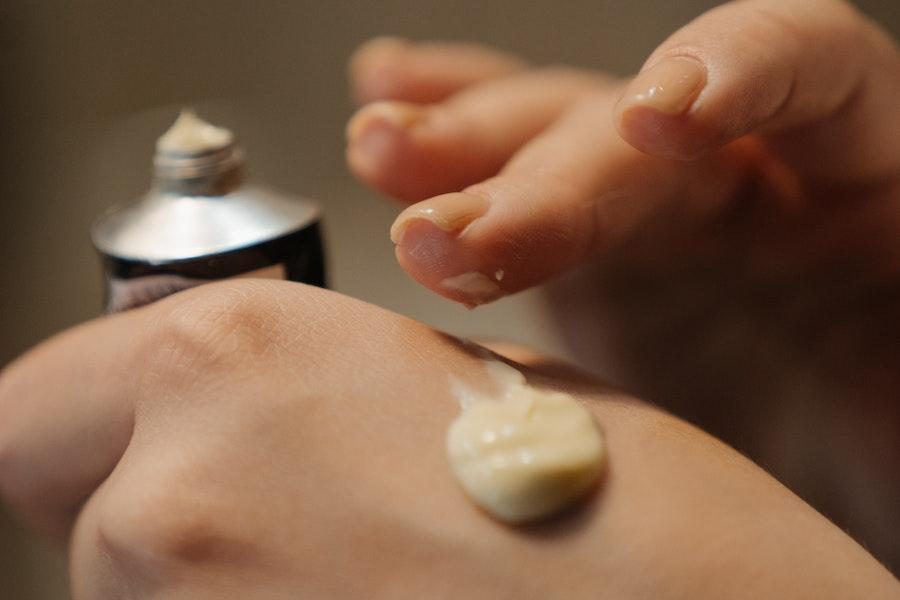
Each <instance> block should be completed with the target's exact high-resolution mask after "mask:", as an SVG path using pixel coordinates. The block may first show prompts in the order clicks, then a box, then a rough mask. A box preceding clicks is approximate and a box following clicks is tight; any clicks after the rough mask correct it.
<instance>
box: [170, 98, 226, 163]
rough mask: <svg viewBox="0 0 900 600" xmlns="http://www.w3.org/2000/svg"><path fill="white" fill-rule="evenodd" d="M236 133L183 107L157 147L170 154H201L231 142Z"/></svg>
mask: <svg viewBox="0 0 900 600" xmlns="http://www.w3.org/2000/svg"><path fill="white" fill-rule="evenodd" d="M233 141H234V135H233V134H232V133H231V131H229V130H228V129H225V128H224V127H216V126H215V125H211V124H209V123H207V122H206V121H204V120H203V119H201V118H200V117H198V116H197V113H195V112H194V111H192V110H189V109H183V110H182V111H181V114H179V115H178V118H177V119H176V120H175V122H174V123H173V124H172V126H171V127H169V130H168V131H166V132H165V133H164V134H163V135H162V136H161V137H160V138H159V139H158V140H157V141H156V149H157V151H159V152H163V153H169V154H200V153H203V152H209V151H212V150H219V149H221V148H224V147H226V146H228V145H229V144H231V143H232V142H233Z"/></svg>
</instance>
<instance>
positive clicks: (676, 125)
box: [614, 106, 714, 160]
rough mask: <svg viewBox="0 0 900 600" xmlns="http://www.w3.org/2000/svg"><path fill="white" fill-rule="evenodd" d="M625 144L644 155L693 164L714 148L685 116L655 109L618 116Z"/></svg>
mask: <svg viewBox="0 0 900 600" xmlns="http://www.w3.org/2000/svg"><path fill="white" fill-rule="evenodd" d="M614 118H615V125H616V129H617V130H618V131H619V135H621V136H622V139H624V140H625V141H626V142H628V143H629V144H630V145H631V146H633V147H634V148H636V149H638V150H640V151H641V152H643V153H645V154H649V155H651V156H656V157H659V158H665V159H668V160H693V159H696V158H698V157H700V156H702V155H704V154H706V153H708V152H709V151H711V150H712V149H714V148H711V147H710V146H711V144H710V143H709V142H708V141H707V140H708V137H707V136H704V135H702V134H700V133H698V130H699V127H698V125H697V123H694V122H691V120H690V119H689V118H688V117H687V116H686V115H667V114H664V113H661V112H659V111H657V110H654V109H652V108H646V107H643V106H628V107H624V108H622V109H621V110H619V109H617V110H616V112H615V114H614Z"/></svg>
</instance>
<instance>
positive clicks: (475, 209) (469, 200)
mask: <svg viewBox="0 0 900 600" xmlns="http://www.w3.org/2000/svg"><path fill="white" fill-rule="evenodd" d="M488 206H489V205H488V202H487V200H485V199H484V198H481V197H479V196H475V195H472V194H462V193H452V194H443V195H441V196H435V197H434V198H429V199H428V200H425V201H423V202H419V203H418V204H414V205H412V206H410V207H409V208H407V209H406V210H404V211H403V212H402V213H400V216H399V217H397V220H396V221H394V224H393V225H392V226H391V241H392V242H394V243H395V244H399V243H400V241H401V240H402V239H403V232H404V231H405V230H406V227H407V225H409V223H410V222H411V221H413V220H415V219H424V220H426V221H430V222H431V223H433V224H434V225H435V226H436V227H438V228H440V229H442V230H444V231H447V232H450V233H458V232H460V231H462V230H463V229H465V228H466V227H467V226H468V225H469V224H470V223H471V222H472V221H474V220H475V219H477V218H478V217H480V216H482V215H484V213H486V212H487V210H488Z"/></svg>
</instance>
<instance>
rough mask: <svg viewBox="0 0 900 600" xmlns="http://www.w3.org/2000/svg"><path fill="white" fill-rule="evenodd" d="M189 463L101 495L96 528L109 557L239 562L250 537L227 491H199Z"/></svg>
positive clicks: (155, 562) (156, 562)
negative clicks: (137, 483) (245, 535)
mask: <svg viewBox="0 0 900 600" xmlns="http://www.w3.org/2000/svg"><path fill="white" fill-rule="evenodd" d="M197 479H198V472H197V471H196V470H195V469H194V468H192V467H190V466H188V467H186V468H175V469H170V470H168V471H166V472H165V473H164V474H156V475H151V476H149V477H148V478H147V479H145V480H144V481H142V482H141V483H140V485H131V486H128V487H125V486H121V485H120V486H119V487H117V488H115V489H114V490H112V491H111V492H110V493H109V495H108V496H107V497H106V498H104V499H103V504H102V507H101V508H100V512H99V518H98V524H97V531H98V538H99V540H100V544H101V545H102V546H103V548H104V550H105V551H107V552H108V553H109V554H110V556H113V557H116V559H118V560H121V561H125V562H129V563H132V564H134V565H136V566H139V567H141V568H147V569H151V570H152V569H154V568H160V569H161V568H172V567H173V566H174V567H177V566H179V565H185V566H189V565H199V564H207V563H211V562H222V561H227V560H230V559H234V560H242V559H243V558H244V555H245V549H246V548H248V547H249V545H250V544H249V541H248V540H246V539H244V538H243V537H242V535H241V528H240V526H239V525H238V523H240V521H239V519H236V518H234V515H233V514H232V513H234V510H233V509H232V507H231V506H230V505H229V503H228V500H227V499H228V497H229V495H228V494H217V495H213V494H212V493H207V491H206V490H198V485H197Z"/></svg>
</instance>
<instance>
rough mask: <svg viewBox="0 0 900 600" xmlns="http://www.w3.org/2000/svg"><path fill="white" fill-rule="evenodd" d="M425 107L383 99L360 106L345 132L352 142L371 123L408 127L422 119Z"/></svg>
mask: <svg viewBox="0 0 900 600" xmlns="http://www.w3.org/2000/svg"><path fill="white" fill-rule="evenodd" d="M424 113H425V109H423V108H422V107H421V106H419V105H417V104H410V103H408V102H396V101H390V100H384V101H381V102H373V103H371V104H367V105H366V106H364V107H362V108H361V109H359V110H358V111H356V114H355V115H353V116H352V117H351V118H350V120H349V121H348V122H347V128H346V130H345V134H346V136H347V140H348V141H350V142H352V141H354V140H356V139H359V137H360V136H361V135H362V134H363V132H364V131H365V130H366V129H368V128H369V127H370V126H371V125H372V123H375V122H378V121H380V122H382V123H388V124H389V125H391V126H392V127H395V128H397V129H409V128H410V127H412V126H413V125H414V124H415V123H416V122H417V121H419V120H421V119H422V116H423V115H424Z"/></svg>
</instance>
